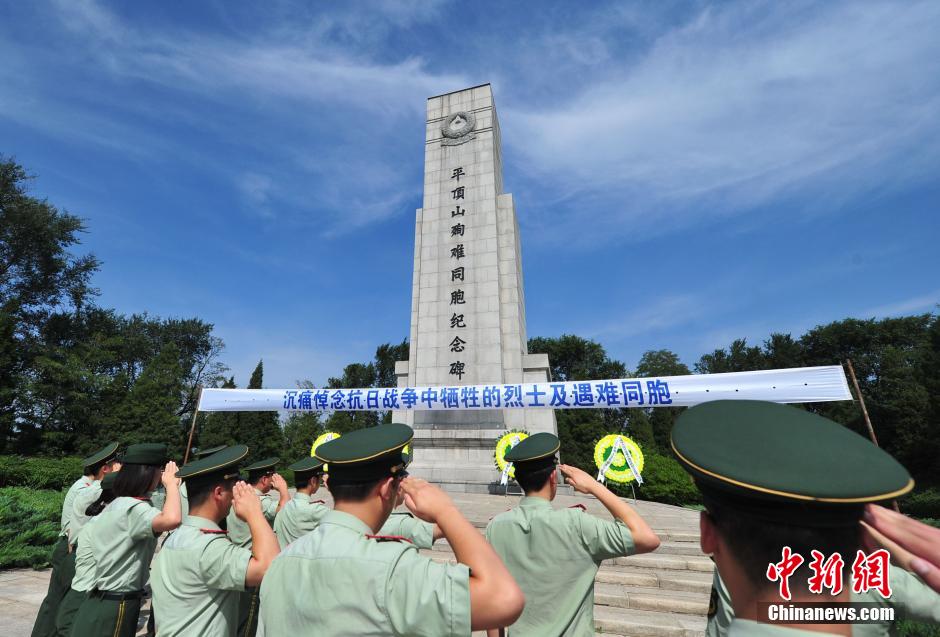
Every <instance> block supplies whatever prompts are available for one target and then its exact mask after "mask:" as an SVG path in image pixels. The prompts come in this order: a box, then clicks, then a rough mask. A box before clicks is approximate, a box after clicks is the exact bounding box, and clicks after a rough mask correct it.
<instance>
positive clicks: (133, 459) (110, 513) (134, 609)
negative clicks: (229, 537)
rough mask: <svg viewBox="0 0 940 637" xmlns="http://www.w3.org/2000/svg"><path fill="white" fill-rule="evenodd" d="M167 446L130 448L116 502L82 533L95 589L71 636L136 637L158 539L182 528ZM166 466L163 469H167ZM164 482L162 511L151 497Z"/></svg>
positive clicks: (116, 486) (120, 474)
mask: <svg viewBox="0 0 940 637" xmlns="http://www.w3.org/2000/svg"><path fill="white" fill-rule="evenodd" d="M166 458H167V453H166V445H162V444H138V445H131V446H130V447H128V449H127V453H125V454H124V458H123V466H122V467H121V470H120V471H119V472H118V474H117V478H115V480H114V494H115V495H116V496H117V497H116V498H115V499H114V501H113V502H111V504H109V505H108V507H107V508H106V509H105V510H104V511H103V512H102V513H100V514H99V515H98V517H97V520H96V523H95V524H94V526H93V528H86V529H85V531H84V532H83V533H82V542H83V543H84V542H86V541H87V542H88V546H89V548H90V549H91V552H92V555H93V557H94V561H95V574H94V580H93V582H94V584H93V586H92V589H91V591H90V592H89V594H88V597H87V598H86V599H85V600H84V601H83V602H82V605H81V607H79V609H78V613H77V614H76V615H75V623H74V624H73V626H72V634H73V635H75V636H76V637H79V636H80V637H133V635H134V634H135V633H136V632H137V617H138V615H139V613H140V603H141V601H140V600H141V598H142V597H143V596H144V585H145V584H146V583H147V580H148V578H149V574H150V560H151V559H152V558H153V552H154V549H155V548H156V545H157V536H159V535H160V534H161V533H163V532H165V531H171V530H173V529H175V528H176V527H177V526H179V524H180V509H179V506H180V504H179V502H180V500H179V487H178V486H177V479H176V475H175V474H176V463H175V462H172V461H170V462H166ZM164 463H165V464H164ZM161 480H162V482H163V485H164V487H166V492H167V498H166V504H165V505H164V506H163V511H162V512H161V511H160V510H159V509H157V508H155V507H153V506H152V505H151V504H150V500H149V499H148V497H147V496H148V495H149V494H150V493H151V492H152V491H153V489H154V487H155V486H156V484H157V482H159V481H161Z"/></svg>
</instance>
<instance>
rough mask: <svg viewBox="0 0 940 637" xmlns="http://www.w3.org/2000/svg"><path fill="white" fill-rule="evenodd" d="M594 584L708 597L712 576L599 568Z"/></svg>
mask: <svg viewBox="0 0 940 637" xmlns="http://www.w3.org/2000/svg"><path fill="white" fill-rule="evenodd" d="M594 581H595V582H598V583H605V584H620V585H623V586H642V587H646V588H658V589H663V590H668V591H686V592H689V593H701V594H704V595H706V596H707V595H708V594H709V593H710V592H711V587H712V576H711V574H709V573H700V572H697V571H668V570H664V571H657V570H653V569H645V568H635V567H623V566H612V567H608V566H601V568H600V570H598V571H597V577H595V578H594Z"/></svg>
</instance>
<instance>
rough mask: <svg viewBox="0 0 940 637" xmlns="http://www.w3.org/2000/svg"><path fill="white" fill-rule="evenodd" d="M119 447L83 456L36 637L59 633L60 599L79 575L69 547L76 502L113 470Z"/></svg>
mask: <svg viewBox="0 0 940 637" xmlns="http://www.w3.org/2000/svg"><path fill="white" fill-rule="evenodd" d="M117 450H118V443H116V442H112V443H110V444H107V445H105V446H104V447H102V448H101V449H99V450H98V451H96V452H95V453H93V454H91V455H90V456H88V457H87V458H84V459H83V460H82V465H83V466H84V470H83V471H82V473H83V474H84V475H83V476H82V477H81V478H79V479H78V480H76V481H75V482H74V483H72V486H70V487H69V489H68V491H66V493H65V501H64V502H63V504H62V518H61V526H60V530H59V539H58V541H57V542H56V545H55V548H54V549H53V550H52V575H51V577H50V578H49V589H48V590H47V591H46V597H45V599H43V600H42V604H41V605H40V606H39V614H38V615H37V616H36V623H35V624H33V631H32V637H51V636H52V635H54V634H55V630H56V616H57V615H58V612H59V603H60V602H61V601H62V598H63V597H65V595H66V593H68V592H69V587H70V585H71V583H72V577H73V576H74V575H75V554H74V553H72V550H71V548H70V547H69V525H70V523H71V520H72V503H73V502H74V501H75V496H76V495H77V494H78V493H79V491H81V490H83V489H87V488H89V487H90V486H91V485H92V483H93V482H94V481H95V480H100V479H101V478H103V477H104V474H105V473H107V472H109V471H110V470H111V465H112V464H113V463H114V461H115V457H116V456H117Z"/></svg>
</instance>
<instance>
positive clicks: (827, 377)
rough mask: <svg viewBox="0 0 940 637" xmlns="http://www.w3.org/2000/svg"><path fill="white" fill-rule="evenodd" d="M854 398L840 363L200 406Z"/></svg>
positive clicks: (229, 398)
mask: <svg viewBox="0 0 940 637" xmlns="http://www.w3.org/2000/svg"><path fill="white" fill-rule="evenodd" d="M722 399H734V400H768V401H772V402H777V403H814V402H827V401H832V400H852V395H851V394H850V393H849V385H848V383H847V382H846V379H845V372H843V370H842V367H841V366H840V365H830V366H826V367H797V368H794V369H768V370H762V371H757V372H733V373H729V374H699V375H690V376H663V377H659V378H619V379H613V380H591V381H572V382H567V383H521V384H504V385H457V386H442V387H396V388H385V389H376V388H364V389H213V388H205V389H203V390H202V396H201V398H200V400H199V411H386V410H389V409H399V410H405V411H448V410H468V409H469V410H474V409H606V408H615V409H619V408H623V407H687V406H690V405H697V404H699V403H704V402H708V401H711V400H722Z"/></svg>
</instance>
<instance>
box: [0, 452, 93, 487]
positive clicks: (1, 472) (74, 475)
mask: <svg viewBox="0 0 940 637" xmlns="http://www.w3.org/2000/svg"><path fill="white" fill-rule="evenodd" d="M83 468H84V467H82V460H81V458H71V457H66V458H27V457H23V456H0V487H29V488H31V489H54V490H57V491H59V490H62V489H67V488H68V487H70V486H71V485H72V483H73V482H75V481H76V480H77V479H78V478H80V477H81V475H82V469H83Z"/></svg>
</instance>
